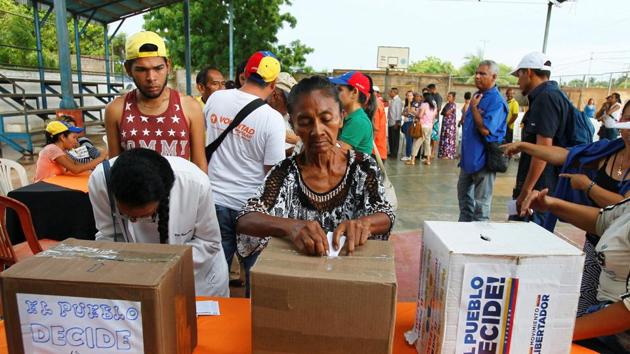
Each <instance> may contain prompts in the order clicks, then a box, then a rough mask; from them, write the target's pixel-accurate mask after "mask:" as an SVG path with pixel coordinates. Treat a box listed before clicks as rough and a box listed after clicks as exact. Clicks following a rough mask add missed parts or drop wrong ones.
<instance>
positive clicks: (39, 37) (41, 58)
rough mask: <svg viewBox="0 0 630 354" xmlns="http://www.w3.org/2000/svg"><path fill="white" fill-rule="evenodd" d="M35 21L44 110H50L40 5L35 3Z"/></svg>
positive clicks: (40, 86) (40, 88) (40, 87)
mask: <svg viewBox="0 0 630 354" xmlns="http://www.w3.org/2000/svg"><path fill="white" fill-rule="evenodd" d="M33 21H34V22H35V41H36V45H37V68H38V70H39V90H40V92H41V94H42V108H43V109H47V108H48V100H47V99H46V84H45V72H44V54H43V52H42V32H41V28H40V24H41V23H40V21H39V3H38V2H37V1H33Z"/></svg>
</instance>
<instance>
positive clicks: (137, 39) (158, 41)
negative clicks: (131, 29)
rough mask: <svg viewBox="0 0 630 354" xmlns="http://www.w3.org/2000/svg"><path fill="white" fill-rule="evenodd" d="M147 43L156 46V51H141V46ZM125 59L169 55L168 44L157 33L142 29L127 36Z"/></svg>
mask: <svg viewBox="0 0 630 354" xmlns="http://www.w3.org/2000/svg"><path fill="white" fill-rule="evenodd" d="M145 44H151V45H153V46H155V48H156V50H154V51H140V48H141V47H142V46H143V45H145ZM125 54H126V55H125V60H132V59H137V58H147V57H165V58H166V57H167V56H168V55H167V53H166V45H165V44H164V39H162V37H160V36H159V35H158V34H157V33H155V32H151V31H142V32H138V33H135V34H133V35H132V36H131V37H129V38H127V43H126V44H125Z"/></svg>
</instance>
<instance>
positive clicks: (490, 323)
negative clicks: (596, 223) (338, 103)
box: [406, 221, 584, 354]
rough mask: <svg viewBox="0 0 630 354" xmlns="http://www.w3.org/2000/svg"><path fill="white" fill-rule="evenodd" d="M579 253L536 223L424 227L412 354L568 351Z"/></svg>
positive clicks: (410, 336)
mask: <svg viewBox="0 0 630 354" xmlns="http://www.w3.org/2000/svg"><path fill="white" fill-rule="evenodd" d="M583 263H584V255H583V253H582V251H581V250H580V249H578V248H577V247H575V246H574V245H572V244H570V243H568V242H567V241H565V240H563V239H561V238H559V237H558V236H556V235H554V234H552V233H550V232H548V231H547V230H545V229H543V228H542V227H540V226H538V225H536V224H534V223H480V222H477V223H457V222H436V221H428V222H425V223H424V234H423V242H422V257H421V261H420V288H419V292H418V312H417V318H416V322H415V325H414V328H413V329H412V330H411V331H410V332H408V333H407V334H406V336H407V339H408V341H413V340H416V348H417V350H418V353H447V354H450V353H457V354H508V353H510V354H520V353H527V354H538V353H544V354H548V353H569V351H570V347H571V337H572V334H573V327H574V324H575V314H576V310H577V302H578V297H579V293H580V281H581V278H582V267H583Z"/></svg>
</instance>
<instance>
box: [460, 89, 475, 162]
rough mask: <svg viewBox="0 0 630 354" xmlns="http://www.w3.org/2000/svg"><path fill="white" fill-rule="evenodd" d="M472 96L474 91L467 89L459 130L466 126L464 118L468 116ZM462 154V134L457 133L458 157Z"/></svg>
mask: <svg viewBox="0 0 630 354" xmlns="http://www.w3.org/2000/svg"><path fill="white" fill-rule="evenodd" d="M471 97H472V93H471V92H470V91H466V92H465V93H464V105H463V106H462V115H461V117H460V118H459V122H457V128H458V129H457V130H459V129H460V128H461V127H463V126H464V118H465V117H466V112H467V111H468V107H469V106H470V98H471ZM461 154H462V134H460V133H459V132H458V133H457V158H459V157H460V156H461Z"/></svg>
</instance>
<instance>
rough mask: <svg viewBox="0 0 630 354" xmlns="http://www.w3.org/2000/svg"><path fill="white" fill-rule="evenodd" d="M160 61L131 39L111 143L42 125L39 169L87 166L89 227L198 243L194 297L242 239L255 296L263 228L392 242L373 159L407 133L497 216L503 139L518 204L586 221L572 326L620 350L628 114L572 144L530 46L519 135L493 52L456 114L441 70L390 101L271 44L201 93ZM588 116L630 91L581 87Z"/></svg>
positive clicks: (466, 201) (126, 237) (321, 244)
mask: <svg viewBox="0 0 630 354" xmlns="http://www.w3.org/2000/svg"><path fill="white" fill-rule="evenodd" d="M170 66H171V64H170V61H169V60H168V56H167V51H166V46H165V44H164V41H163V39H162V38H160V37H159V36H158V35H157V34H155V33H152V32H140V33H137V34H135V35H133V36H131V37H129V38H128V40H127V43H126V61H125V69H126V71H127V74H128V75H129V76H130V77H131V78H132V79H133V80H134V83H135V85H136V88H135V89H134V90H132V91H130V92H128V93H126V94H124V95H122V96H120V97H118V98H116V99H115V100H113V101H112V102H111V103H110V104H109V105H108V106H107V108H106V112H105V125H106V132H107V146H108V151H107V152H105V151H99V150H98V149H95V148H94V147H93V145H92V144H89V142H85V143H86V144H89V145H86V146H85V149H86V151H84V152H83V153H77V152H76V151H74V152H73V150H75V149H77V146H78V145H79V142H78V140H77V134H78V133H80V132H81V131H82V130H81V129H80V128H77V127H75V126H74V125H73V124H72V122H69V121H53V122H51V123H49V124H48V126H47V128H46V137H47V144H48V145H46V147H45V148H44V150H42V152H41V153H40V158H39V160H38V163H37V173H36V180H40V179H43V178H46V177H48V176H51V175H55V174H63V173H65V172H69V173H79V172H82V171H86V170H92V169H93V170H94V171H93V172H92V174H91V176H90V179H89V196H90V200H91V203H92V206H93V209H94V217H95V221H96V227H97V229H98V233H97V235H96V238H97V239H107V240H115V241H121V242H152V243H171V244H186V245H190V246H192V247H193V258H194V271H195V282H196V290H197V293H198V295H214V296H229V287H228V280H229V279H228V278H229V276H228V269H229V266H230V265H231V264H232V260H233V258H234V256H235V255H236V256H237V257H238V259H239V262H240V263H241V264H242V265H243V268H244V272H245V290H246V294H247V295H248V294H249V271H250V269H251V267H252V266H253V265H254V264H255V262H256V259H257V257H258V255H259V254H260V253H261V252H264V248H265V246H266V245H267V244H268V242H269V240H270V238H273V237H282V238H287V239H290V240H291V241H292V242H293V243H294V245H295V247H296V249H298V250H300V251H301V252H304V253H306V254H309V255H319V256H322V255H326V254H327V253H328V251H329V250H330V249H331V247H334V248H338V247H339V240H340V237H341V236H342V235H345V236H346V237H347V251H348V252H349V253H352V252H353V251H354V250H355V249H356V247H360V246H361V245H363V244H364V243H365V242H366V241H367V240H368V239H375V240H384V241H386V240H388V238H389V235H390V232H391V230H392V227H393V225H394V221H395V212H394V210H393V208H392V205H391V204H390V202H389V201H388V199H387V198H386V197H385V189H384V185H383V181H382V175H383V173H382V172H383V171H381V169H382V167H380V166H379V165H378V164H377V163H376V162H375V159H374V158H373V157H376V156H378V159H379V160H381V159H382V160H386V159H387V158H389V160H394V161H396V160H397V159H398V156H399V148H400V145H402V146H404V148H403V149H404V150H403V151H401V153H402V158H401V160H403V161H404V162H405V164H406V165H415V164H416V160H417V159H421V160H422V161H423V162H424V164H425V165H427V166H428V165H431V163H432V161H433V160H434V158H438V159H456V158H459V159H460V161H459V167H460V174H459V179H458V183H457V196H458V201H459V210H460V213H459V221H463V222H468V221H487V220H489V218H490V211H491V203H492V195H493V190H494V183H495V180H496V174H497V172H501V168H500V167H496V166H499V165H500V164H501V161H502V159H503V158H504V156H500V155H503V154H505V155H507V156H512V155H515V154H519V155H520V158H519V161H518V173H517V176H516V181H515V188H514V192H513V198H514V201H515V205H516V209H517V211H518V212H517V215H513V216H511V217H510V218H511V219H513V220H520V221H531V222H535V223H537V224H539V225H541V226H544V227H546V228H547V229H549V230H553V227H554V226H555V222H556V220H557V219H558V218H560V219H562V220H564V221H567V222H571V223H573V224H575V225H576V226H578V227H580V228H582V229H583V230H585V231H586V232H587V236H586V239H587V242H586V243H585V251H586V254H587V260H586V263H585V271H584V279H583V282H582V291H581V294H580V304H579V311H578V316H579V317H578V319H577V322H576V328H575V332H574V339H576V340H586V341H587V342H584V343H585V344H587V345H589V346H591V347H593V348H604V349H606V348H608V350H612V352H616V353H619V352H623V351H621V350H630V335H629V333H630V332H628V331H629V330H630V316H629V313H628V311H630V292H629V289H628V287H629V282H630V219H629V215H630V210H628V206H629V205H630V203H628V199H627V198H628V197H630V183H629V180H628V179H627V177H628V176H627V175H628V172H629V170H630V130H627V129H622V130H618V129H616V128H609V127H606V126H604V127H603V128H602V129H601V130H600V131H599V133H598V135H599V137H600V140H599V141H597V142H592V143H587V144H582V145H578V146H572V144H571V142H572V141H573V140H572V139H571V136H572V135H574V134H576V132H575V129H576V128H575V127H574V126H575V124H574V123H575V122H574V119H575V107H574V106H573V104H572V103H571V102H570V101H569V100H568V98H567V97H566V96H565V95H564V94H563V93H562V91H561V90H560V88H559V86H558V84H557V83H556V82H554V81H551V80H550V79H549V78H550V74H551V62H550V60H549V59H548V58H547V57H546V56H545V55H544V54H542V53H530V54H528V55H526V56H525V57H524V58H523V59H522V60H521V62H520V63H519V64H518V65H517V67H516V70H515V71H514V72H513V73H512V75H514V76H515V77H517V78H518V85H519V88H520V91H521V94H522V95H523V96H527V99H528V102H529V105H528V110H527V111H526V113H525V115H524V117H523V119H522V122H520V125H521V138H520V141H516V139H514V131H515V126H516V125H517V124H519V121H518V117H519V110H520V109H519V105H518V102H517V100H516V99H515V90H514V89H513V88H508V89H507V90H506V91H505V97H504V96H503V95H502V94H501V92H500V91H499V89H498V87H497V84H496V80H497V76H498V72H499V70H498V65H497V63H496V62H494V61H492V60H483V61H481V62H480V64H479V65H478V68H477V70H476V73H475V86H476V88H477V91H476V92H474V93H470V92H467V93H466V94H465V95H464V105H463V106H462V107H461V110H460V112H461V119H460V120H459V121H458V119H457V113H458V106H457V104H456V103H455V100H456V93H455V92H448V94H447V96H446V102H445V103H444V102H443V99H442V96H441V95H440V94H439V93H438V91H437V87H436V85H435V84H430V85H428V86H427V87H426V88H425V89H423V90H422V92H420V93H418V92H413V91H408V92H406V93H405V95H404V100H403V99H402V98H401V97H400V96H399V90H398V88H395V87H394V88H390V89H389V91H388V92H387V96H388V97H387V99H386V100H384V99H383V97H381V96H380V89H379V88H378V87H376V86H375V85H374V84H373V82H372V78H371V77H370V76H369V75H365V74H363V73H361V72H359V71H350V72H347V73H344V74H342V75H339V76H336V77H332V78H326V77H322V76H313V77H310V78H305V79H303V80H300V81H299V82H297V81H296V80H295V79H294V78H293V77H292V76H291V75H290V74H289V73H286V72H282V70H281V64H280V61H279V59H278V58H276V56H275V55H274V54H273V53H271V52H268V51H259V52H256V53H254V54H253V55H252V56H251V57H250V58H249V59H248V60H247V61H244V62H243V63H242V64H241V65H239V66H238V69H237V77H236V78H235V80H234V81H226V80H225V78H224V76H223V74H222V73H221V72H220V70H218V69H216V68H213V67H205V68H204V69H202V70H201V71H200V72H199V74H198V75H197V78H196V83H197V89H198V91H199V93H200V96H199V97H197V98H196V99H195V98H192V97H188V96H185V95H181V94H180V93H179V92H177V91H176V90H174V89H171V88H169V87H167V76H168V72H169V70H170V68H171V67H170ZM231 87H233V88H231ZM385 101H387V102H385ZM443 103H444V104H443ZM385 104H387V109H385ZM583 114H585V115H586V116H588V117H592V118H596V119H599V120H604V119H610V118H611V119H613V120H614V121H620V122H624V121H630V103H626V104H625V105H622V102H621V98H620V95H619V94H616V93H615V94H612V95H611V96H610V97H609V98H608V99H607V101H606V103H605V104H604V105H603V106H602V107H601V108H600V109H599V110H598V111H596V108H595V106H594V102H593V101H592V100H589V102H588V105H587V106H586V108H585V109H584V112H583ZM440 117H441V119H440ZM460 128H461V142H459V140H458V136H459V134H458V130H459V129H460ZM619 134H620V135H621V137H620V138H618V136H619ZM401 139H402V140H403V141H404V143H402V144H401V141H400V140H401ZM501 144H504V145H501ZM500 145H501V146H500ZM499 146H500V148H501V149H502V150H500V149H499ZM497 151H499V154H497ZM329 232H332V233H333V241H332V244H329V241H328V239H327V233H329Z"/></svg>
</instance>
